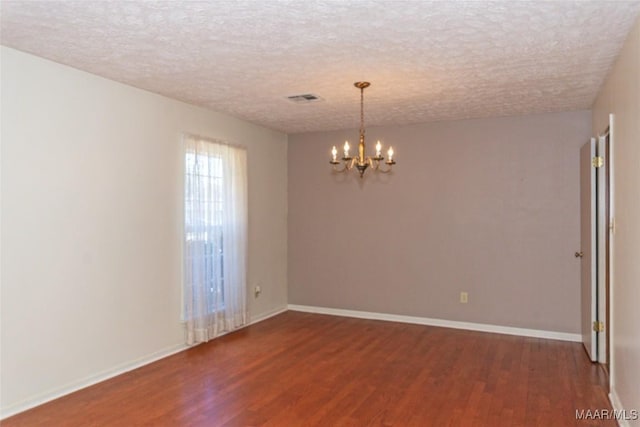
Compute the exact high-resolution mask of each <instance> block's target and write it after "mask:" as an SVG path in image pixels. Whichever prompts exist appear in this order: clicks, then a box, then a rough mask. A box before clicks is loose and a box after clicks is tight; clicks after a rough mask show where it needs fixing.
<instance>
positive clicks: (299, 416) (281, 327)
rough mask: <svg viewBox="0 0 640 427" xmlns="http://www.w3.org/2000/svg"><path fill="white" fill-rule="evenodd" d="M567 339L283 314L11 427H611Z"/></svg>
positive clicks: (599, 377)
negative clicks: (598, 415) (587, 413)
mask: <svg viewBox="0 0 640 427" xmlns="http://www.w3.org/2000/svg"><path fill="white" fill-rule="evenodd" d="M604 383H605V376H604V374H603V372H602V370H601V369H600V368H599V367H598V366H597V365H593V364H591V363H590V362H589V360H588V359H587V356H586V354H585V352H584V351H583V349H582V346H581V344H579V343H569V342H562V341H552V340H543V339H536V338H524V337H515V336H507V335H498V334H488V333H481V332H470V331H463V330H455V329H446V328H436V327H429V326H420V325H409V324H402V323H393V322H382V321H375V320H362V319H350V318H344V317H333V316H324V315H318V314H307V313H297V312H291V311H289V312H286V313H283V314H281V315H278V316H276V317H273V318H271V319H268V320H266V321H264V322H261V323H258V324H255V325H252V326H250V327H248V328H245V329H242V330H240V331H237V332H234V333H232V334H229V335H226V336H224V337H221V338H218V339H216V340H214V341H211V342H209V343H207V344H203V345H200V346H197V347H194V348H192V349H190V350H188V351H185V352H182V353H178V354H176V355H173V356H171V357H168V358H166V359H163V360H160V361H158V362H155V363H153V364H150V365H147V366H144V367H142V368H139V369H136V370H134V371H131V372H129V373H126V374H124V375H121V376H118V377H115V378H113V379H110V380H108V381H105V382H102V383H100V384H97V385H94V386H92V387H89V388H86V389H84V390H81V391H78V392H76V393H73V394H70V395H68V396H65V397H62V398H60V399H57V400H55V401H52V402H50V403H47V404H45V405H42V406H39V407H37V408H34V409H32V410H29V411H27V412H24V413H21V414H18V415H16V416H14V417H11V418H8V419H6V420H4V421H3V422H2V426H3V427H12V426H136V425H148V426H284V427H289V426H421V427H424V426H438V427H442V426H455V427H464V426H490V427H498V426H541V427H551V426H562V427H567V426H615V425H616V423H615V421H603V420H591V421H585V420H582V421H577V420H576V409H578V410H581V409H592V410H594V409H611V407H610V406H609V403H608V400H607V397H606V392H605V384H604Z"/></svg>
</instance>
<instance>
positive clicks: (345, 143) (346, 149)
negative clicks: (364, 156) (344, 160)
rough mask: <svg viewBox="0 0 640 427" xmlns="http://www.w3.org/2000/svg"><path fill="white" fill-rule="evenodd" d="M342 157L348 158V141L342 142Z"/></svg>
mask: <svg viewBox="0 0 640 427" xmlns="http://www.w3.org/2000/svg"><path fill="white" fill-rule="evenodd" d="M344 156H345V157H349V141H345V142H344Z"/></svg>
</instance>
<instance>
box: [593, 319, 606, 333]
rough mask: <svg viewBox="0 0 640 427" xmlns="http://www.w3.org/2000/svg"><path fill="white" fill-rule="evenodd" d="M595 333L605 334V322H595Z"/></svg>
mask: <svg viewBox="0 0 640 427" xmlns="http://www.w3.org/2000/svg"><path fill="white" fill-rule="evenodd" d="M593 331H594V332H604V322H598V321H597V320H596V321H595V322H593Z"/></svg>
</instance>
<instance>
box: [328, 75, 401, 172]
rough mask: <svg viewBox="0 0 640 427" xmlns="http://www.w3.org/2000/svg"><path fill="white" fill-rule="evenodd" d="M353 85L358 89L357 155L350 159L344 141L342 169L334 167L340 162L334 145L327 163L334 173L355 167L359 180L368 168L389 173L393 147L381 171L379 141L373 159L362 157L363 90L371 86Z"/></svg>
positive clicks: (393, 163)
mask: <svg viewBox="0 0 640 427" xmlns="http://www.w3.org/2000/svg"><path fill="white" fill-rule="evenodd" d="M353 85H354V86H355V87H357V88H358V89H360V143H359V144H358V155H357V156H356V157H351V156H350V155H349V150H350V149H351V147H350V146H349V141H345V142H344V155H343V156H342V158H341V159H340V160H341V161H342V163H343V167H342V168H341V169H339V168H337V167H336V166H337V165H339V164H340V161H338V149H337V148H336V146H335V145H334V146H333V148H332V149H331V155H332V158H331V161H330V162H329V163H331V164H332V165H333V170H334V171H336V172H346V171H350V170H351V169H353V167H354V166H355V167H356V169H358V172H359V173H360V178H362V177H363V176H364V172H365V171H366V170H367V168H368V167H369V166H371V168H372V170H374V171H376V172H383V173H387V172H391V167H392V166H393V165H395V164H396V162H395V161H394V160H393V147H389V150H387V156H388V157H387V160H386V161H385V162H384V163H385V164H386V165H388V166H389V167H388V168H387V169H382V168H381V167H380V162H381V161H383V160H384V157H382V144H381V143H380V141H378V142H377V143H376V155H375V156H374V157H369V156H365V155H364V90H365V89H366V88H368V87H369V86H371V83H369V82H355V83H354V84H353Z"/></svg>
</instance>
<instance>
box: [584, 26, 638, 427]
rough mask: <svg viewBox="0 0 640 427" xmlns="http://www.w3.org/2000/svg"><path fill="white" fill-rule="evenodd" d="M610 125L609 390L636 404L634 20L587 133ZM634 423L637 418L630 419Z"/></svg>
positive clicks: (624, 404)
mask: <svg viewBox="0 0 640 427" xmlns="http://www.w3.org/2000/svg"><path fill="white" fill-rule="evenodd" d="M610 113H613V114H614V115H615V126H614V128H613V144H614V148H613V163H614V165H613V171H614V175H615V176H614V180H615V184H614V185H615V188H614V192H615V195H614V212H615V213H614V216H615V221H616V234H615V236H614V238H613V280H612V284H611V286H612V288H611V294H612V301H611V309H612V314H613V318H612V319H611V324H610V326H611V340H612V343H613V346H612V356H613V357H612V385H613V388H612V394H614V398H615V397H617V398H618V399H619V401H620V403H621V404H622V407H623V408H626V409H640V19H639V20H638V21H637V22H636V24H635V26H634V28H633V30H632V31H631V33H630V34H629V36H628V38H627V41H626V42H625V45H624V47H623V49H622V52H621V54H620V56H619V58H618V60H617V62H616V64H615V66H614V68H613V70H612V71H611V72H610V74H609V76H608V78H607V79H606V81H605V83H604V85H603V87H602V89H601V90H600V93H599V95H598V97H597V99H596V102H595V103H594V105H593V133H594V135H595V134H598V133H602V132H603V131H604V130H605V129H606V127H607V126H608V124H609V114H610ZM631 424H632V425H634V426H640V420H636V421H634V422H632V423H631Z"/></svg>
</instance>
